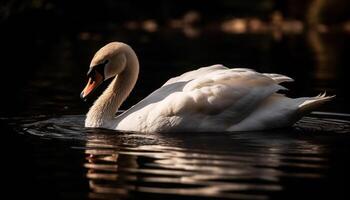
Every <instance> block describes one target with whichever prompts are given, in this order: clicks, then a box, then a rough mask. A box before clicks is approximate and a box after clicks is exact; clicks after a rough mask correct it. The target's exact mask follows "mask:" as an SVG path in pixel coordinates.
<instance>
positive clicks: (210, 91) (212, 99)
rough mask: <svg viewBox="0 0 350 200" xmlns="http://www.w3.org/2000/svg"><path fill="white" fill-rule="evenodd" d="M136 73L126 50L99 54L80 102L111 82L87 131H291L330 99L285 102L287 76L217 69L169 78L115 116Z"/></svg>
mask: <svg viewBox="0 0 350 200" xmlns="http://www.w3.org/2000/svg"><path fill="white" fill-rule="evenodd" d="M138 74H139V61H138V58H137V56H136V54H135V52H134V50H133V49H132V48H131V47H130V46H129V45H127V44H125V43H121V42H111V43H108V44H107V45H105V46H103V47H102V48H101V49H100V50H98V51H97V52H96V54H95V55H94V57H93V59H92V61H91V63H90V68H89V71H88V74H87V76H88V83H87V85H86V87H85V88H84V89H83V91H82V93H81V98H83V99H86V98H87V97H88V95H89V94H91V93H92V92H93V91H94V90H95V89H96V88H97V87H98V86H99V85H100V84H101V83H102V82H103V81H105V80H107V79H110V78H113V77H114V78H113V80H112V82H111V83H110V84H109V86H108V87H107V88H106V90H105V91H104V92H103V93H102V94H101V95H100V96H99V97H98V98H97V100H96V101H95V102H94V103H93V105H92V107H91V108H90V109H89V111H88V113H87V115H86V120H85V127H96V128H106V129H114V130H120V131H133V132H134V131H136V132H144V133H148V132H176V131H192V132H201V131H202V132H203V131H214V132H218V131H257V130H267V129H275V128H283V127H288V126H291V125H293V124H294V123H295V122H296V121H298V120H299V119H300V118H301V117H302V116H303V115H305V114H307V113H309V112H311V111H312V110H313V109H315V108H317V107H318V106H319V105H321V104H323V103H324V102H326V101H329V100H330V99H332V98H333V97H334V96H326V95H325V94H322V95H318V96H315V97H301V98H295V99H293V98H288V97H286V96H285V95H283V94H280V93H278V91H281V90H286V88H285V87H283V86H281V85H280V83H282V82H289V81H293V79H291V78H289V77H287V76H284V75H280V74H268V73H259V72H256V71H254V70H252V69H247V68H231V69H230V68H227V67H225V66H223V65H219V64H217V65H212V66H208V67H202V68H199V69H197V70H194V71H189V72H186V73H184V74H182V75H180V76H177V77H174V78H171V79H169V80H168V81H167V82H166V83H165V84H164V85H162V86H161V87H160V88H159V89H157V90H155V91H154V92H153V93H151V94H150V95H148V96H147V97H146V98H144V99H143V100H141V101H140V102H139V103H137V104H136V105H134V106H132V107H131V108H129V109H128V110H126V111H125V112H123V113H122V114H120V115H118V116H116V112H117V111H118V109H119V107H120V106H121V104H122V103H123V102H124V101H125V99H126V98H127V97H128V95H129V94H130V92H131V91H132V89H133V88H134V86H135V84H136V81H137V78H138Z"/></svg>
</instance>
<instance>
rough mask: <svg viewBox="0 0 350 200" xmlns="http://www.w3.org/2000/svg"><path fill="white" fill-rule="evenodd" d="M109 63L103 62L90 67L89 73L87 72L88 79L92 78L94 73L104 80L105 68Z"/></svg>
mask: <svg viewBox="0 0 350 200" xmlns="http://www.w3.org/2000/svg"><path fill="white" fill-rule="evenodd" d="M108 62H109V60H105V61H104V62H103V63H101V64H98V65H95V66H92V67H90V69H89V71H88V72H87V76H88V77H92V78H93V77H94V76H95V74H94V73H96V71H97V72H98V73H99V74H101V75H102V77H103V79H105V66H106V64H107V63H108Z"/></svg>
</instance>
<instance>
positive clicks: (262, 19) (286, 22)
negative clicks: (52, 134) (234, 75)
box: [0, 0, 350, 199]
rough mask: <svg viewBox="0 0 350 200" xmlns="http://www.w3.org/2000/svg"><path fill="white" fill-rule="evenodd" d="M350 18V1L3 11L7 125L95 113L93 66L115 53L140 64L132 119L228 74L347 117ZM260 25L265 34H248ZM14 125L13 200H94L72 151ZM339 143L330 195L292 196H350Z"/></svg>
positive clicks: (88, 4)
mask: <svg viewBox="0 0 350 200" xmlns="http://www.w3.org/2000/svg"><path fill="white" fill-rule="evenodd" d="M349 6H350V1H348V0H332V1H326V0H308V1H306V0H245V1H238V0H237V1H236V0H216V1H205V0H189V1H186V0H178V1H174V0H161V1H160V0H154V1H136V0H132V1H130V0H118V1H113V0H103V1H82V0H77V1H59V0H57V1H53V0H28V1H19V0H12V1H1V3H0V27H1V30H0V49H1V52H0V58H1V59H0V65H1V66H0V67H1V73H0V74H1V77H0V88H1V90H0V92H1V102H2V106H1V109H0V117H1V119H13V118H16V117H23V116H25V117H28V118H33V119H34V120H35V119H36V117H41V116H50V117H51V116H64V115H76V114H79V115H82V114H84V113H86V112H87V109H88V107H89V106H90V105H91V103H92V102H93V100H94V98H92V99H90V100H89V101H88V102H83V101H81V100H80V98H79V95H80V92H81V90H82V89H83V87H84V86H85V83H86V77H85V75H86V72H87V70H88V66H89V63H90V59H91V58H92V56H93V55H94V53H95V52H96V51H97V50H98V49H99V48H100V47H102V46H103V45H105V44H106V43H108V42H111V41H122V42H125V43H128V44H130V45H131V46H132V47H133V48H134V50H135V51H136V53H137V55H138V57H139V60H140V64H141V71H140V77H139V81H138V83H137V85H136V88H135V90H134V91H133V92H132V93H131V96H130V98H129V99H128V100H127V101H126V102H125V104H124V105H123V106H122V109H126V108H128V107H129V106H131V105H133V104H134V103H136V102H138V101H139V100H141V99H142V98H144V97H145V96H146V95H148V94H149V93H150V92H152V91H153V90H155V89H156V88H158V87H159V86H160V85H161V84H163V83H164V82H165V81H166V80H168V79H169V78H170V77H172V76H176V75H179V74H181V73H183V72H186V71H188V70H193V69H196V68H197V67H201V66H207V65H211V64H217V63H221V64H224V65H226V66H230V67H249V68H253V69H256V70H258V71H260V72H271V73H281V74H285V75H288V76H290V77H292V78H294V79H295V82H294V83H288V84H287V85H286V86H287V87H288V88H290V91H289V92H288V95H289V96H292V97H297V96H314V95H317V94H319V93H321V92H323V91H327V92H328V94H331V95H333V94H336V95H337V97H336V99H335V100H334V101H332V102H330V103H328V104H326V105H325V106H323V107H322V108H320V110H322V111H329V112H341V113H349V112H350V107H349V105H348V102H349V96H348V88H347V87H348V85H349V83H350V80H349V78H348V74H349V73H348V72H349V58H348V57H349V51H350V12H349V8H350V7H349ZM237 20H238V21H237ZM253 22H254V23H255V24H258V25H256V26H253V25H251V26H250V25H249V26H248V28H242V26H243V27H246V26H247V24H254V23H253ZM225 24H228V25H227V26H225ZM225 27H226V28H225ZM254 27H255V28H254ZM106 85H107V83H106V84H104V87H105V86H106ZM102 90H103V87H102V88H101V89H100V90H99V91H97V94H96V95H95V97H96V96H97V95H98V94H99V93H100V92H101V91H102ZM8 121H11V120H8ZM8 121H1V128H2V131H3V132H4V135H3V139H2V141H3V143H6V144H5V145H4V147H5V148H6V150H5V151H4V152H5V153H4V154H5V156H9V157H10V158H9V159H8V160H7V159H6V158H7V157H6V158H3V159H4V160H3V161H4V163H5V164H4V165H6V166H8V167H9V168H10V169H7V170H4V172H5V173H6V174H7V175H9V179H5V181H4V182H5V183H7V186H8V188H15V189H16V188H17V189H19V192H11V191H10V189H9V190H8V191H7V192H8V193H10V194H11V195H12V196H24V197H27V198H29V197H33V198H36V199H37V198H38V197H43V198H44V199H47V198H50V199H77V198H80V197H85V195H86V194H85V193H86V191H85V190H86V188H87V187H88V186H87V181H86V180H85V179H82V177H83V174H84V172H83V171H82V169H81V163H82V162H84V160H85V159H84V155H81V154H82V153H81V152H77V151H72V149H71V144H70V142H67V141H63V142H62V141H60V142H57V141H56V140H41V139H38V138H34V139H33V136H28V135H24V136H23V135H20V134H17V132H16V131H15V130H16V129H14V128H13V127H12V126H11V127H9V126H8V124H9V123H8ZM13 124H14V126H16V123H13ZM17 125H18V124H17ZM328 139H329V138H326V139H324V141H327V142H328ZM330 139H331V140H330V145H329V144H328V143H327V142H325V143H326V144H327V145H328V146H330V147H332V148H331V150H330V156H329V157H330V159H329V160H330V163H329V165H330V169H331V170H330V173H331V176H330V178H329V179H325V181H324V182H325V183H323V182H317V184H319V185H321V186H322V187H321V186H319V185H313V186H311V188H313V189H314V190H313V192H314V193H308V191H307V190H306V189H300V187H301V188H308V187H307V186H305V187H304V186H303V185H302V184H301V183H298V182H288V184H290V185H292V187H291V188H298V189H296V192H294V190H292V191H291V192H289V193H287V194H295V195H297V193H298V192H300V191H301V192H304V193H305V195H306V196H307V197H310V198H311V197H312V195H313V194H315V193H316V192H317V191H318V190H319V189H320V188H321V189H327V188H328V187H331V190H330V191H329V192H327V191H326V192H324V193H326V194H328V195H329V196H328V197H332V194H333V193H334V191H341V192H340V193H336V197H343V198H344V199H345V197H346V195H345V193H346V191H348V189H347V188H346V187H347V185H346V184H344V183H347V180H348V177H349V175H348V174H344V173H343V172H345V171H348V169H347V166H349V159H348V157H346V156H345V157H342V155H343V156H344V155H348V153H349V148H346V147H347V146H348V144H347V143H348V142H347V141H348V140H346V139H347V137H345V139H344V140H343V139H342V138H339V139H335V137H330ZM310 140H311V141H312V140H313V138H312V139H310ZM333 140H334V142H332V141H333ZM73 143H74V142H73ZM337 147H340V148H337ZM8 152H9V153H8ZM68 155H69V156H68ZM339 155H340V156H339ZM62 171H63V172H68V173H66V174H65V173H62ZM77 180H78V181H77ZM75 181H76V182H75ZM326 181H328V182H326ZM67 183H69V184H67ZM332 183H339V184H338V185H332ZM304 184H306V183H304ZM297 186H300V187H297ZM308 189H309V188H308ZM62 191H70V192H72V193H77V191H78V194H74V195H77V196H74V195H72V196H69V195H70V193H69V192H68V193H64V194H63V193H62ZM324 193H322V194H324ZM67 194H68V197H66V196H65V195H67ZM79 195H81V196H79ZM337 195H338V196H337ZM347 196H348V195H347ZM283 197H285V196H283ZM290 198H291V199H292V198H293V197H292V196H291V197H290ZM277 199H278V198H277Z"/></svg>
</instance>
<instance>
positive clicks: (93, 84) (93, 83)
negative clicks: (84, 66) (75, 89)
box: [80, 72, 103, 99]
mask: <svg viewBox="0 0 350 200" xmlns="http://www.w3.org/2000/svg"><path fill="white" fill-rule="evenodd" d="M102 82H103V76H102V75H101V74H100V73H98V72H96V75H95V78H94V79H92V78H91V77H90V78H89V80H88V83H87V85H86V86H85V88H84V90H83V91H82V92H81V94H80V97H81V98H82V99H85V98H86V97H87V96H88V95H89V94H90V93H91V92H92V91H93V90H94V89H96V88H97V87H98V86H99V85H100V84H101V83H102Z"/></svg>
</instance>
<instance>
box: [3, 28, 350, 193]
mask: <svg viewBox="0 0 350 200" xmlns="http://www.w3.org/2000/svg"><path fill="white" fill-rule="evenodd" d="M39 25H40V24H39ZM39 25H37V26H35V25H34V28H33V29H25V31H26V34H24V35H22V34H20V33H23V31H22V27H21V26H18V27H16V28H15V29H16V30H17V31H12V32H11V33H10V34H9V35H8V37H5V39H6V40H7V41H4V43H3V44H4V46H5V47H10V46H11V45H13V43H12V42H15V43H16V44H17V45H20V46H21V52H25V53H24V54H23V55H22V57H21V58H18V57H16V55H17V54H16V53H17V52H16V51H15V50H13V49H12V48H8V51H7V54H5V56H4V59H5V61H6V63H9V64H8V65H7V66H11V67H6V68H4V69H3V70H4V71H3V74H7V75H15V76H16V81H12V82H7V81H6V80H5V79H2V80H1V85H6V86H9V87H3V88H2V89H3V91H2V92H3V94H7V97H10V98H3V99H2V100H3V101H4V103H3V105H5V106H3V108H2V110H1V116H2V117H1V120H0V122H1V128H2V130H3V132H4V133H3V135H4V136H3V137H4V138H3V140H2V142H3V143H4V146H5V151H4V157H3V159H2V164H3V165H4V166H5V167H7V168H8V169H6V170H5V171H3V173H4V175H6V178H5V179H4V180H3V181H4V183H6V191H5V193H9V194H10V195H11V196H12V197H13V199H15V197H25V198H28V199H29V198H33V199H304V198H305V199H319V198H326V199H350V193H349V189H350V187H349V184H348V180H349V178H350V172H349V169H350V156H349V154H350V122H349V121H350V117H349V114H347V113H350V109H349V108H350V107H349V104H348V102H349V98H348V94H347V93H348V89H347V85H349V79H348V73H347V72H348V71H349V69H348V66H349V59H348V52H349V47H350V43H349V41H350V40H349V39H350V36H349V35H348V34H346V33H326V34H321V33H317V32H313V31H310V32H307V31H306V32H302V33H298V34H290V35H282V37H278V38H274V37H273V36H272V35H271V34H269V33H264V34H226V33H222V32H215V31H214V32H213V31H210V30H209V31H203V32H201V31H200V30H199V34H198V35H194V36H191V37H188V36H186V35H184V34H183V32H182V31H181V30H177V31H174V30H172V31H169V30H162V31H160V32H155V33H147V32H142V31H129V30H125V29H124V28H120V27H117V28H110V27H114V26H112V25H111V24H109V25H106V26H104V27H107V28H104V29H103V28H102V27H101V28H102V29H103V30H101V31H96V30H95V31H91V30H88V29H87V30H81V29H78V28H77V29H69V30H65V29H56V28H55V26H53V25H51V26H49V28H47V26H46V28H42V27H40V26H39ZM61 26H62V25H61ZM61 26H59V27H61ZM50 27H51V28H50ZM108 27H109V28H108ZM24 28H25V26H24ZM8 38H12V39H13V40H8ZM14 38H15V39H14ZM114 40H117V41H123V42H126V43H129V44H130V45H131V46H133V47H134V49H135V51H136V53H137V54H138V56H139V59H140V64H141V71H140V79H139V81H138V83H137V85H136V88H135V90H134V91H133V92H132V94H131V96H130V98H129V99H128V100H127V101H126V102H125V104H124V105H123V106H122V109H126V108H128V107H129V106H131V105H133V104H134V103H136V102H138V101H139V100H141V99H142V98H143V97H145V96H146V95H147V94H149V93H150V92H151V91H153V90H155V89H156V88H157V87H159V86H160V85H161V84H162V83H164V82H165V81H166V80H167V79H168V78H170V77H172V76H175V75H178V74H181V73H183V72H185V71H188V70H192V69H195V68H197V67H201V66H207V65H210V64H216V63H221V64H224V65H226V66H230V67H249V68H253V69H256V70H258V71H260V72H273V73H281V74H286V75H288V76H290V77H292V78H294V79H295V80H296V82H295V83H288V84H286V85H285V86H286V87H288V88H290V91H289V92H288V95H289V96H292V97H296V96H315V95H317V94H319V93H322V92H323V91H325V90H326V91H327V92H328V94H331V95H332V94H336V95H337V98H336V99H335V100H334V101H332V102H330V103H328V104H326V105H325V106H323V107H322V108H320V111H322V112H316V113H313V114H311V115H309V116H307V117H305V118H303V119H302V120H301V121H300V122H299V123H297V124H296V125H295V126H294V127H292V128H290V129H283V130H274V131H268V132H239V133H228V132H223V133H177V134H157V133H152V134H139V133H125V132H116V131H108V130H102V129H86V128H84V127H83V121H84V114H85V113H86V112H87V110H88V107H89V106H90V105H91V103H92V102H93V99H91V100H89V101H88V102H82V101H81V100H80V99H79V94H80V91H81V90H82V88H83V87H84V85H85V81H86V77H85V74H86V71H87V69H88V65H89V62H90V59H91V57H92V56H93V54H94V52H95V51H96V50H98V48H100V47H101V46H102V45H104V44H105V43H107V42H110V41H114ZM104 87H106V84H105V85H103V86H102V88H101V89H100V90H99V91H98V92H97V94H96V96H97V95H98V93H100V92H101V91H102V90H103V88H104ZM10 189H11V190H10ZM12 191H13V192H12Z"/></svg>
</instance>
